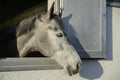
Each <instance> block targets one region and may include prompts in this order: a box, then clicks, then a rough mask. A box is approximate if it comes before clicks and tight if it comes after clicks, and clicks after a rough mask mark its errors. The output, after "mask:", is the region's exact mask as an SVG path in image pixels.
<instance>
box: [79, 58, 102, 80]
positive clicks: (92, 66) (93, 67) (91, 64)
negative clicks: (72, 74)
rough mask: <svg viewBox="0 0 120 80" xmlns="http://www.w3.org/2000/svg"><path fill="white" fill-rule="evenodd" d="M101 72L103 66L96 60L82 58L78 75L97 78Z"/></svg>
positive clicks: (91, 78)
mask: <svg viewBox="0 0 120 80" xmlns="http://www.w3.org/2000/svg"><path fill="white" fill-rule="evenodd" d="M102 74H103V68H102V66H101V64H100V63H99V62H98V61H97V60H89V61H88V60H83V61H82V67H81V70H80V76H81V77H83V78H86V79H89V80H94V79H97V78H99V77H100V76H101V75H102Z"/></svg>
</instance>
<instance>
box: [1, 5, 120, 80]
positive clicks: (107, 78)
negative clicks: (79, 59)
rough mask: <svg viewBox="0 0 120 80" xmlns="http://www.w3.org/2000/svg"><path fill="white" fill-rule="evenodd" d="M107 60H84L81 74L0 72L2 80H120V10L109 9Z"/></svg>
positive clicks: (56, 71)
mask: <svg viewBox="0 0 120 80" xmlns="http://www.w3.org/2000/svg"><path fill="white" fill-rule="evenodd" d="M106 23H107V58H106V59H98V60H95V59H94V60H92V59H91V60H83V64H82V68H81V71H80V73H79V74H77V75H74V76H72V77H70V76H68V75H67V74H66V73H64V71H63V70H40V71H39V70H37V71H18V72H0V80H95V79H97V80H120V69H119V68H120V8H115V7H113V8H111V7H107V21H106Z"/></svg>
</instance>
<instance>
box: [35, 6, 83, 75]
mask: <svg viewBox="0 0 120 80" xmlns="http://www.w3.org/2000/svg"><path fill="white" fill-rule="evenodd" d="M35 26H36V27H37V29H36V31H35V32H36V34H37V36H38V37H40V38H39V39H38V40H37V42H38V47H39V51H41V53H42V54H43V55H45V56H49V57H51V58H52V59H55V60H56V61H57V62H58V63H59V64H61V65H63V66H64V68H65V69H67V70H68V71H69V74H70V75H72V74H76V73H78V72H79V68H80V63H81V61H80V57H79V55H78V54H77V52H76V50H75V49H74V48H73V46H72V45H71V44H70V43H69V41H68V39H67V37H66V35H65V34H64V32H63V30H62V29H63V25H62V23H61V18H60V17H59V16H58V15H55V14H53V6H52V7H51V9H50V11H49V12H48V13H47V14H45V15H41V16H39V17H38V18H37V19H36V21H35Z"/></svg>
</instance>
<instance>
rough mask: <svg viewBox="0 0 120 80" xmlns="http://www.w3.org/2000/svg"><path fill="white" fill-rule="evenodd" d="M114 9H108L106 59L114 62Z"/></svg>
mask: <svg viewBox="0 0 120 80" xmlns="http://www.w3.org/2000/svg"><path fill="white" fill-rule="evenodd" d="M112 37H113V36H112V7H107V9H106V59H105V60H109V61H112V60H113V43H112V41H113V40H112Z"/></svg>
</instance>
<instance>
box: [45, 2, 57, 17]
mask: <svg viewBox="0 0 120 80" xmlns="http://www.w3.org/2000/svg"><path fill="white" fill-rule="evenodd" d="M54 4H55V2H53V3H52V5H51V7H50V9H49V11H48V12H47V14H46V18H47V19H51V18H53V14H54Z"/></svg>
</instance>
